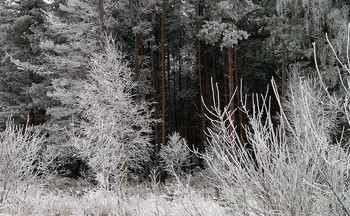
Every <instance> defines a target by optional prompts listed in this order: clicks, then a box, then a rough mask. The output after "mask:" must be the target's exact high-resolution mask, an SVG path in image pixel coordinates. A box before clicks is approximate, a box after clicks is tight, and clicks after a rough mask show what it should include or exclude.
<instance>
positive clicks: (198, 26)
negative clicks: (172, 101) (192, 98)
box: [197, 0, 205, 150]
mask: <svg viewBox="0 0 350 216" xmlns="http://www.w3.org/2000/svg"><path fill="white" fill-rule="evenodd" d="M199 1H200V0H197V13H198V14H197V32H199V28H200V20H199V16H200V5H199ZM197 46H198V47H197V49H198V51H197V52H198V80H199V107H200V134H201V139H200V141H201V143H200V146H201V147H202V150H204V148H203V147H204V129H205V125H204V106H203V103H202V97H203V89H202V88H203V84H202V69H201V67H202V65H201V41H200V40H199V38H198V39H197Z"/></svg>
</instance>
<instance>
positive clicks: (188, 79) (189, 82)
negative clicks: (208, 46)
mask: <svg viewBox="0 0 350 216" xmlns="http://www.w3.org/2000/svg"><path fill="white" fill-rule="evenodd" d="M190 87H191V77H190V75H189V74H187V81H186V89H187V91H189V90H190ZM190 118H191V117H190V115H189V112H186V118H185V119H186V136H185V137H186V138H187V140H188V142H189V143H194V142H193V137H192V136H191V135H190V134H191V124H190Z"/></svg>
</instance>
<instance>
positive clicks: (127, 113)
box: [73, 37, 154, 190]
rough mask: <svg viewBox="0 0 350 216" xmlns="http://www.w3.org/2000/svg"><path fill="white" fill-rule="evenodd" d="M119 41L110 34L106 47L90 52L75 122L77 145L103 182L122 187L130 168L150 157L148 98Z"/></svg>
mask: <svg viewBox="0 0 350 216" xmlns="http://www.w3.org/2000/svg"><path fill="white" fill-rule="evenodd" d="M133 73H134V71H133V70H132V69H130V67H129V66H128V62H127V61H126V60H125V55H124V54H123V53H122V51H121V50H120V46H119V45H117V44H115V43H114V42H113V39H112V38H110V37H107V38H106V40H105V46H104V51H103V52H102V53H95V54H92V57H91V60H90V70H89V73H88V80H87V81H82V82H81V83H80V86H79V87H78V88H77V89H76V90H77V102H78V103H77V108H78V110H79V112H80V115H81V118H82V120H81V121H80V122H78V124H77V125H76V126H75V132H74V139H73V141H74V146H75V147H76V149H77V152H78V154H79V156H81V157H82V158H83V159H84V160H86V162H87V164H88V167H89V168H90V169H91V171H92V172H93V173H94V174H95V175H96V177H97V179H98V180H99V183H100V185H102V186H103V187H106V188H113V189H115V190H118V189H120V188H121V187H122V186H123V185H124V183H123V182H122V180H125V181H127V174H128V173H129V172H130V171H132V170H142V168H143V166H144V165H145V164H147V163H148V162H149V161H150V154H151V150H152V146H151V143H150V141H151V135H152V131H151V127H152V124H153V122H154V120H153V119H152V118H151V115H152V110H150V109H149V106H150V104H149V103H148V102H146V101H145V100H139V101H138V102H137V101H136V99H135V93H134V92H135V89H136V86H137V83H136V82H135V81H134V79H133Z"/></svg>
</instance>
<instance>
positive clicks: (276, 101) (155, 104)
mask: <svg viewBox="0 0 350 216" xmlns="http://www.w3.org/2000/svg"><path fill="white" fill-rule="evenodd" d="M349 13H350V1H349V0H333V1H331V0H295V1H294V0H98V1H88V0H51V1H45V0H0V60H1V61H0V101H1V107H0V128H1V131H4V132H5V134H10V132H11V130H10V132H9V128H10V129H12V132H13V133H14V134H16V133H19V131H21V133H22V132H23V133H24V137H25V138H23V139H24V141H25V142H27V141H29V140H32V139H33V138H32V137H33V136H34V135H35V137H36V136H38V137H40V139H41V144H40V149H37V150H33V149H31V150H33V154H34V155H41V156H40V157H41V158H44V159H43V161H45V162H43V161H42V163H44V164H46V165H45V166H44V165H43V166H41V165H37V164H40V163H41V162H38V159H35V157H34V158H32V159H31V160H27V161H26V163H28V164H30V166H32V165H33V170H32V171H30V174H31V175H34V174H33V173H34V172H36V173H37V174H36V175H38V176H40V177H43V176H46V175H48V174H47V173H51V174H53V173H55V176H56V177H55V178H57V176H60V177H62V178H63V177H69V178H73V179H80V178H81V179H84V180H86V181H88V182H90V183H93V184H100V185H101V182H110V185H113V184H116V182H117V179H119V180H120V179H124V180H125V185H126V184H127V182H128V181H132V180H130V179H132V178H135V179H140V178H141V179H143V178H148V177H149V176H150V175H151V174H152V173H153V175H154V176H157V178H155V177H154V176H153V177H154V178H151V179H153V180H154V181H158V180H155V179H160V181H165V179H166V178H168V176H169V173H174V174H175V175H176V174H178V175H180V173H183V172H189V171H188V170H190V169H194V167H196V166H200V167H201V169H205V168H206V167H207V166H209V167H211V165H210V163H209V162H208V161H211V159H210V158H207V157H200V156H198V154H199V155H200V154H203V153H204V152H211V149H213V146H212V144H213V142H214V141H215V142H216V144H217V143H222V142H223V143H230V142H234V141H233V140H235V139H237V140H238V141H235V143H236V142H238V143H241V144H240V145H242V146H244V149H245V151H246V152H250V153H247V155H246V156H244V158H243V159H242V158H240V159H242V160H239V159H238V161H237V163H242V161H244V160H245V159H246V160H249V161H250V162H251V163H252V164H253V165H254V167H255V168H252V167H250V168H251V169H252V170H255V171H257V170H259V168H261V166H259V160H260V159H259V153H258V152H257V151H256V146H255V145H254V142H252V141H251V140H252V139H253V138H252V137H251V134H254V133H255V134H257V132H256V131H255V130H254V129H256V128H255V127H257V128H259V127H258V126H256V125H254V124H253V123H252V117H251V116H250V115H251V114H253V116H254V114H255V113H260V117H259V121H261V122H264V123H266V124H269V123H268V122H269V121H270V120H271V128H273V129H272V130H275V131H278V130H281V131H284V130H282V129H281V128H283V127H282V126H281V125H284V123H283V121H286V120H283V118H284V115H286V119H290V118H292V119H294V120H291V121H294V123H292V124H291V125H289V124H288V126H290V127H291V128H294V127H296V126H295V125H303V124H304V123H305V121H303V120H301V121H300V122H298V121H297V120H295V119H297V118H298V117H300V115H299V114H296V113H297V112H294V111H293V110H298V109H299V108H300V109H303V108H302V105H300V104H299V105H298V104H297V102H296V103H294V97H296V98H297V99H298V96H297V95H298V93H296V92H297V91H298V89H302V87H303V86H304V84H305V83H304V84H303V85H302V84H300V83H303V82H304V81H305V80H314V81H312V82H311V81H310V83H314V85H311V86H313V87H314V90H315V89H317V88H319V92H318V91H317V90H315V91H312V90H309V91H306V92H308V93H307V95H308V94H309V96H312V97H313V98H318V97H320V98H322V97H323V96H324V95H323V96H322V97H321V96H320V95H319V94H321V92H324V91H325V92H327V94H326V93H325V95H329V96H330V97H331V95H335V96H336V97H339V98H343V97H345V98H347V96H348V91H346V90H344V88H343V87H344V86H346V85H347V84H346V83H345V85H344V83H343V80H346V79H347V77H348V74H347V73H346V71H345V72H344V71H342V70H340V69H339V67H342V66H344V65H341V64H340V62H345V65H346V63H347V61H348V59H349V56H347V55H346V54H347V52H348V50H347V49H348V48H349V47H348V45H347V44H348V30H347V29H348V23H349V22H350V14H349ZM326 35H327V37H326ZM330 44H331V45H332V46H330ZM346 47H347V49H346ZM333 53H334V54H336V57H338V59H337V58H335V57H334V56H333ZM345 69H346V67H345ZM347 70H348V68H347ZM319 77H322V78H321V81H320V80H318V81H315V80H316V79H317V78H319ZM271 80H273V82H272V84H271ZM216 83H217V84H216ZM299 85H300V86H299ZM216 86H217V87H216ZM305 86H306V87H305ZM305 86H304V87H305V89H307V86H308V84H305ZM325 86H327V87H325ZM309 87H310V86H309ZM323 87H324V88H323ZM310 88H311V87H310ZM311 89H312V88H311ZM293 92H294V93H293ZM313 93H314V94H313ZM305 94H306V93H305V92H304V93H300V95H305ZM300 95H299V96H300ZM335 96H334V97H335ZM260 97H262V98H263V99H262V100H261V99H259V98H260ZM299 98H303V97H301V96H300V97H299ZM322 100H323V99H322ZM322 100H321V99H320V101H322ZM291 101H292V102H293V103H294V104H292V102H291ZM342 101H343V105H341V106H339V107H342V108H341V109H343V108H344V107H345V109H346V103H347V100H346V99H344V100H342ZM219 104H220V105H219ZM291 104H292V105H293V106H292V105H291ZM320 104H323V102H322V103H321V102H319V103H315V104H314V107H315V108H316V107H318V106H321V105H320ZM344 104H345V105H344ZM309 105H310V104H309ZM298 106H300V107H298ZM267 107H268V108H267ZM284 108H285V109H286V111H285V112H284V110H283V109H284ZM332 109H333V108H330V107H328V108H326V109H325V110H326V111H324V112H322V113H318V112H316V111H315V110H313V112H314V113H316V114H315V115H314V117H315V118H317V116H323V117H324V118H325V119H327V118H328V117H329V116H328V114H327V115H326V114H324V113H325V112H328V111H329V110H332ZM213 110H214V111H213ZM221 112H222V113H223V114H224V115H225V116H226V117H227V119H226V120H227V121H226V120H225V122H224V123H223V125H221V127H217V128H216V127H215V125H216V126H218V125H219V123H218V122H220V121H221V120H222V119H221V117H222V116H224V115H222V116H221V114H220V113H221ZM284 113H285V114H284ZM306 113H308V112H306ZM323 114H324V115H323ZM329 115H331V116H332V119H333V120H334V122H332V123H329V125H327V126H325V128H327V130H328V129H329V130H330V132H327V136H325V137H326V138H325V140H327V141H326V142H327V143H328V144H335V145H336V144H337V143H340V141H341V140H343V142H342V144H340V146H341V147H340V148H344V149H345V147H346V146H347V142H348V141H347V140H348V138H349V134H348V133H349V132H348V129H349V128H348V118H347V112H336V111H334V113H333V114H332V113H331V114H329ZM257 116H258V115H257ZM301 116H302V115H301ZM325 116H326V117H325ZM222 118H223V117H222ZM329 119H331V117H329ZM253 120H254V119H253ZM314 120H315V119H314ZM333 120H332V121H333ZM312 121H313V120H310V122H312ZM315 121H316V120H315ZM306 122H307V121H306ZM317 122H318V121H317ZM320 122H323V121H320ZM318 123H319V122H318ZM310 124H311V123H310ZM319 124H320V125H321V123H319ZM15 125H24V126H23V127H19V128H17V127H16V126H15ZM213 125H214V126H213ZM263 126H264V125H261V127H263ZM310 127H311V126H310ZM313 127H314V126H312V127H311V129H312V128H313ZM315 127H316V126H315ZM27 128H29V129H30V130H35V132H31V133H29V132H28V133H29V134H30V135H29V134H27ZM208 128H211V129H208ZM215 128H216V129H215ZM218 128H219V129H218ZM215 130H217V134H218V135H219V136H218V137H226V138H227V137H231V138H228V140H227V139H225V140H224V141H220V139H219V138H218V137H217V136H214V134H213V133H214V132H215ZM322 130H323V129H322ZM220 131H221V132H220ZM252 131H255V132H252ZM293 131H294V130H292V129H290V130H289V131H288V130H287V129H286V131H284V132H283V133H285V134H283V135H281V134H280V135H279V136H277V135H276V136H277V137H278V138H276V140H279V141H278V142H282V141H281V140H284V139H285V137H287V136H298V137H299V136H300V137H301V138H300V137H299V138H300V139H298V140H299V141H300V140H303V139H304V137H305V136H306V137H307V136H308V135H309V134H308V133H314V134H316V132H317V133H318V132H319V130H316V129H315V130H313V129H312V130H311V132H310V131H309V132H307V131H306V130H305V131H302V130H300V131H301V132H300V131H299V130H297V129H295V131H297V132H295V131H294V132H295V133H294V132H293ZM315 131H316V132H315ZM226 132H227V133H229V135H227V134H226ZM299 132H300V133H299ZM281 133H282V132H281ZM303 133H306V135H305V134H304V135H300V134H303ZM320 133H321V132H320ZM33 134H34V135H33ZM230 134H231V135H230ZM232 134H235V135H232ZM321 134H326V132H324V133H323V132H322V133H321ZM26 135H28V137H27V138H26ZM269 135H270V136H272V135H271V134H269ZM269 135H267V136H269ZM4 137H5V138H6V136H5V135H4ZM232 137H235V138H232ZM5 138H3V139H5ZM7 138H8V137H7ZM7 138H6V139H7ZM216 139H218V140H216ZM230 139H231V141H230ZM315 139H316V138H315ZM213 140H214V141H213ZM271 140H272V141H271ZM271 140H270V141H269V142H270V143H271V142H272V143H273V142H274V139H272V138H271ZM3 142H4V141H3ZM276 142H277V141H276ZM300 142H301V141H300ZM315 142H318V141H315ZM244 143H245V144H244ZM173 144H174V146H175V147H174V146H173ZM176 145H177V146H176ZM166 146H170V147H168V148H167V147H166ZM184 146H186V147H184ZM33 148H34V147H33ZM242 148H243V147H242ZM111 149H112V150H111ZM214 149H215V148H214ZM22 151H28V149H27V150H26V149H24V150H22ZM230 151H231V152H232V151H236V150H228V152H230ZM237 151H238V152H239V151H243V150H242V149H240V150H237ZM29 152H30V151H29ZM195 152H196V153H197V156H196V154H195ZM214 152H215V151H214ZM228 152H226V153H227V154H228V155H230V153H228ZM293 152H295V151H293ZM311 152H312V151H311ZM44 154H45V155H46V156H42V155H44ZM217 154H218V155H217V156H219V155H220V154H219V153H217ZM232 154H233V153H232ZM116 155H117V156H116ZM327 155H328V154H327ZM171 156H172V157H171ZM221 156H222V158H225V156H223V155H221ZM23 157H24V158H27V157H26V156H24V155H23ZM242 157H243V156H242ZM101 158H102V159H101ZM276 158H277V157H276ZM310 158H312V157H311V156H310ZM226 159H227V158H226ZM1 160H3V159H2V158H1ZM40 160H41V159H40ZM227 160H231V162H232V160H233V161H235V160H236V159H232V158H231V159H227ZM310 160H311V159H310ZM286 161H290V160H289V159H288V160H286ZM226 162H227V161H226ZM266 163H267V162H266ZM310 163H311V162H310ZM28 164H27V165H28ZM34 164H35V166H34ZM208 164H209V165H208ZM27 165H25V164H24V165H23V166H24V167H26V166H27ZM157 166H162V167H163V169H161V171H159V176H158V174H155V171H154V167H157ZM213 166H214V165H213ZM38 167H40V169H39V168H38ZM115 167H118V168H115ZM22 168H23V167H22ZM212 168H213V167H212ZM250 168H249V169H250ZM11 169H13V168H11ZM11 169H10V168H9V167H7V168H6V170H11ZM41 169H42V170H41ZM115 169H118V170H119V171H115ZM223 169H224V168H223ZM197 171H198V170H197ZM255 171H252V172H255ZM115 172H116V173H119V174H120V176H119V177H118V175H119V174H115ZM198 172H199V171H198ZM260 172H261V173H264V172H265V171H264V169H263V170H260ZM305 172H308V171H305ZM91 173H92V174H91ZM100 174H101V175H100ZM214 174H217V173H215V169H214ZM315 175H316V174H315ZM19 176H20V174H19ZM92 176H93V177H92ZM137 176H138V177H137ZM140 176H141V177H140ZM170 176H171V175H170ZM216 176H219V177H221V178H219V179H221V180H222V179H225V178H222V176H220V175H216ZM14 178H15V177H14ZM101 178H102V179H103V180H101ZM9 179H10V178H9ZM9 179H8V180H9ZM119 180H118V181H119ZM33 181H34V180H33ZM135 181H136V180H135ZM137 181H141V180H137ZM235 181H237V182H239V180H237V178H235ZM242 181H243V180H242ZM111 182H113V184H112V183H111ZM320 184H321V183H320ZM4 185H7V183H6V184H4ZM110 185H104V186H103V187H105V188H107V189H111V187H112V186H110ZM117 185H118V186H116V187H117V188H119V189H120V188H121V185H123V184H122V183H121V180H120V181H119V183H118V184H117ZM125 185H124V186H125ZM226 186H227V185H226ZM315 187H316V186H315ZM317 187H318V185H317ZM3 191H6V190H5V188H4V190H3ZM123 193H125V191H124V192H123ZM1 194H2V195H1V200H0V203H2V202H3V201H4V200H5V199H6V198H8V197H10V196H7V195H6V193H5V194H4V192H3V193H1ZM342 198H343V197H341V198H339V197H338V198H337V199H338V201H339V199H342ZM344 199H345V198H344ZM347 202H348V200H347ZM301 203H302V202H301ZM340 203H342V202H340ZM339 206H341V205H340V204H339ZM340 209H342V211H343V212H347V211H346V209H349V208H348V207H347V208H346V207H344V206H341V207H340ZM299 210H300V209H299ZM296 211H297V210H296ZM300 211H301V212H302V210H300ZM266 212H268V211H267V210H266ZM266 212H265V213H266ZM255 213H256V212H255ZM270 213H271V212H270ZM270 213H266V214H267V215H268V214H270ZM332 213H334V212H332ZM257 214H258V215H259V213H257ZM271 214H272V213H271ZM291 215H293V214H292V213H291Z"/></svg>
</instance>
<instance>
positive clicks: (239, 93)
mask: <svg viewBox="0 0 350 216" xmlns="http://www.w3.org/2000/svg"><path fill="white" fill-rule="evenodd" d="M235 77H236V87H237V93H236V94H237V97H236V98H237V111H238V117H239V122H237V123H238V124H239V131H240V136H241V141H243V133H244V131H243V118H242V110H241V109H240V106H241V86H240V83H239V81H240V77H239V73H238V45H237V44H235Z"/></svg>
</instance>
